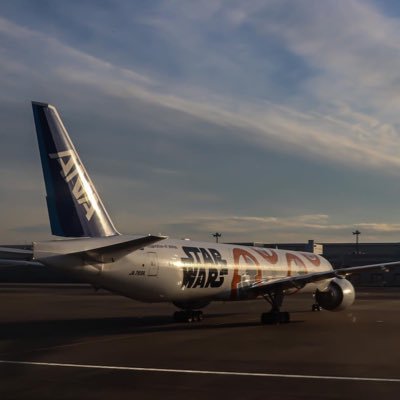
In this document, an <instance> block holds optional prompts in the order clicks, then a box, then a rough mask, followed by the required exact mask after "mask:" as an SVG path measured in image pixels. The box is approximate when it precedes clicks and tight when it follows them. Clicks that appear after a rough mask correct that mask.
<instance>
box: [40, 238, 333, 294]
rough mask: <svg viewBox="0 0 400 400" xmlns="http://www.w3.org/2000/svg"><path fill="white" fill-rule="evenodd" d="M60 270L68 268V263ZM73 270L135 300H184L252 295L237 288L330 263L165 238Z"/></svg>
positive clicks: (257, 249)
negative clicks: (106, 260) (125, 253)
mask: <svg viewBox="0 0 400 400" xmlns="http://www.w3.org/2000/svg"><path fill="white" fill-rule="evenodd" d="M44 262H45V263H46V264H48V265H51V264H49V262H48V261H44ZM54 266H57V264H54ZM58 266H59V264H58ZM65 267H67V266H65ZM66 270H68V271H69V272H71V269H70V268H69V266H68V268H66ZM74 270H75V271H76V273H77V274H80V275H81V276H83V275H84V277H85V279H86V280H87V281H89V282H90V283H92V284H93V285H95V286H98V287H103V288H106V289H108V290H110V291H112V292H116V293H119V294H121V295H124V296H127V297H130V298H132V299H135V300H140V301H146V302H163V301H167V302H190V301H202V300H204V301H212V300H246V299H249V298H254V296H252V297H249V295H248V294H246V293H248V292H245V291H243V290H242V288H244V287H246V286H249V285H252V284H254V283H257V282H260V281H273V280H275V279H281V278H285V277H287V276H297V275H301V274H304V273H313V272H322V271H330V270H332V266H331V264H330V263H329V262H328V261H327V260H326V259H324V258H323V257H321V256H319V255H317V254H313V253H306V252H295V251H289V250H277V249H267V248H260V247H247V246H235V245H225V244H214V243H202V242H195V241H187V240H172V239H166V240H162V241H160V242H157V243H156V244H154V245H151V246H148V247H144V248H143V249H140V250H136V251H134V252H132V253H130V254H128V255H127V256H125V257H123V258H121V259H119V260H117V261H115V262H110V263H105V264H91V263H90V262H88V263H87V264H86V265H85V266H79V267H77V268H74ZM317 287H319V288H324V287H326V281H321V282H319V283H317V284H315V283H314V284H308V285H306V286H305V287H304V288H302V289H301V291H302V292H304V291H315V289H316V288H317ZM297 291H298V290H297V289H296V290H291V291H288V292H286V294H290V293H294V292H297Z"/></svg>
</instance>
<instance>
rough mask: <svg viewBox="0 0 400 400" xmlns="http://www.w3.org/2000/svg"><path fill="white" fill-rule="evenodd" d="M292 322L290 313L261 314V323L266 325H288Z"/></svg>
mask: <svg viewBox="0 0 400 400" xmlns="http://www.w3.org/2000/svg"><path fill="white" fill-rule="evenodd" d="M288 322H290V314H289V313H288V312H271V311H270V312H267V313H262V314H261V323H262V324H265V325H273V324H287V323H288Z"/></svg>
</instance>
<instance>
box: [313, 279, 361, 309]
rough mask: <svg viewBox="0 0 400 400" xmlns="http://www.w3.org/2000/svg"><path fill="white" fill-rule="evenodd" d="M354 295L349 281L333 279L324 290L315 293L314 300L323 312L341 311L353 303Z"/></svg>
mask: <svg viewBox="0 0 400 400" xmlns="http://www.w3.org/2000/svg"><path fill="white" fill-rule="evenodd" d="M355 297H356V293H355V290H354V287H353V285H352V284H351V282H350V281H348V280H347V279H344V278H333V279H332V280H331V281H330V282H329V285H328V287H327V288H326V289H325V290H318V289H317V291H316V292H315V300H316V301H317V303H318V304H319V305H320V306H321V307H322V308H323V309H325V310H329V311H341V310H344V309H345V308H347V307H350V306H351V305H352V304H353V303H354V299H355Z"/></svg>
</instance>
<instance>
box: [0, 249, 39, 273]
mask: <svg viewBox="0 0 400 400" xmlns="http://www.w3.org/2000/svg"><path fill="white" fill-rule="evenodd" d="M32 258H33V251H32V248H31V246H29V248H27V246H18V245H16V246H15V247H13V246H0V268H2V267H26V266H33V267H42V266H43V264H42V263H40V262H37V261H33V260H32Z"/></svg>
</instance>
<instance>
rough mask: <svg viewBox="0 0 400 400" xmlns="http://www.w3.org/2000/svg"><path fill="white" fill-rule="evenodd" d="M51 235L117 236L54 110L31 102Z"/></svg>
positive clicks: (46, 105)
mask: <svg viewBox="0 0 400 400" xmlns="http://www.w3.org/2000/svg"><path fill="white" fill-rule="evenodd" d="M32 108H33V116H34V120H35V126H36V133H37V138H38V143H39V150H40V158H41V161H42V168H43V176H44V181H45V185H46V192H47V197H46V200H47V209H48V212H49V219H50V225H51V232H52V234H53V235H56V236H64V237H105V236H113V235H118V234H119V233H118V232H117V230H116V229H115V227H114V225H113V223H112V221H111V219H110V217H109V215H108V213H107V211H106V209H105V208H104V205H103V203H102V202H101V200H100V197H99V195H98V194H97V192H96V189H95V187H94V185H93V183H92V181H91V180H90V177H89V175H88V174H87V172H86V170H85V167H84V166H83V164H82V162H81V160H80V158H79V156H78V153H77V152H76V150H75V147H74V145H73V143H72V142H71V139H70V138H69V136H68V133H67V130H66V129H65V127H64V125H63V123H62V121H61V118H60V116H59V115H58V112H57V110H56V108H55V107H53V106H52V105H50V104H45V103H38V102H32Z"/></svg>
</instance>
